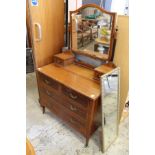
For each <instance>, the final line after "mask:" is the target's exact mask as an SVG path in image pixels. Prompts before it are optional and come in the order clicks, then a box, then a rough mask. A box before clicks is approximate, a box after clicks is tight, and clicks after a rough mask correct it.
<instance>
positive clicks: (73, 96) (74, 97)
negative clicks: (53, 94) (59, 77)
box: [69, 93, 77, 100]
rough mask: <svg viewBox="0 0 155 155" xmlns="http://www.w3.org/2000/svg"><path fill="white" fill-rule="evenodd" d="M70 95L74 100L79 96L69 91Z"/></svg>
mask: <svg viewBox="0 0 155 155" xmlns="http://www.w3.org/2000/svg"><path fill="white" fill-rule="evenodd" d="M69 96H70V97H71V98H72V99H74V100H75V99H77V96H75V95H73V94H72V93H69Z"/></svg>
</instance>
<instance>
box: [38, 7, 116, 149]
mask: <svg viewBox="0 0 155 155" xmlns="http://www.w3.org/2000/svg"><path fill="white" fill-rule="evenodd" d="M94 10H95V11H94ZM96 10H97V11H98V16H100V17H101V16H102V15H103V16H104V19H105V21H110V22H111V23H110V28H109V27H108V26H109V23H108V24H107V25H106V26H105V28H107V27H108V28H109V29H110V36H111V38H110V41H109V50H108V53H104V52H103V53H99V52H98V51H94V46H93V48H92V50H90V49H87V48H89V46H87V45H88V44H86V45H84V46H85V47H80V43H79V42H78V37H77V35H81V34H80V33H81V32H78V30H76V31H75V30H74V29H75V27H76V26H78V23H77V22H80V21H81V19H80V15H82V16H83V15H85V16H86V15H87V17H88V16H90V14H89V13H90V12H91V13H93V12H96ZM76 15H78V16H76ZM96 16H97V15H96ZM108 16H109V17H110V18H109V17H108ZM70 17H71V18H70V19H71V29H72V31H71V41H72V42H71V45H72V49H71V50H70V51H67V52H64V53H59V54H56V55H55V56H54V57H53V60H54V62H53V63H50V64H48V65H45V66H43V67H39V68H37V80H38V90H39V102H40V105H41V106H42V108H43V113H45V107H46V108H48V109H49V110H50V111H51V112H52V113H54V114H55V115H56V116H57V117H59V118H60V119H62V120H63V121H64V122H66V124H67V125H68V126H70V127H72V128H74V129H75V130H76V131H78V132H79V133H81V134H82V135H83V136H84V137H85V138H86V146H87V145H88V141H89V138H90V136H91V135H92V134H93V133H94V131H95V130H96V129H97V128H98V127H99V125H100V123H101V120H100V119H101V118H100V117H99V114H100V110H101V108H100V105H101V91H100V81H99V80H100V76H101V75H103V74H105V73H107V72H108V71H110V70H112V69H113V68H115V65H114V64H112V65H111V63H110V60H111V56H112V49H113V41H114V33H115V29H114V27H115V25H114V23H115V13H111V12H107V11H105V10H103V9H102V8H100V7H98V6H96V5H92V4H89V5H84V6H82V7H81V8H79V9H78V10H76V11H73V12H71V16H70ZM76 17H77V18H78V20H79V21H78V20H76V22H75V18H76ZM90 17H91V16H90ZM100 17H99V18H100ZM82 18H83V17H82ZM96 18H97V17H96ZM107 18H108V19H107ZM74 24H76V25H74ZM95 24H96V25H93V26H92V25H90V27H91V28H94V29H95V28H96V27H99V26H98V25H97V24H98V23H95ZM103 27H104V24H103V25H101V24H100V28H99V30H100V29H102V28H103ZM76 28H77V27H76ZM105 31H106V30H105ZM78 33H79V34H78ZM75 36H76V37H77V38H76V37H75ZM98 37H99V36H98ZM102 37H103V35H102ZM102 37H101V38H100V39H102ZM95 40H96V38H93V40H91V44H93V43H95V44H96V42H95ZM74 44H76V45H74ZM75 47H76V48H75ZM84 48H85V49H84ZM82 49H84V50H82ZM103 49H104V47H103ZM79 55H80V56H86V57H89V58H91V59H94V60H95V61H98V60H99V62H102V63H101V65H95V66H94V65H92V64H91V61H89V62H87V61H85V62H83V61H81V60H79V59H78V58H77V56H79ZM91 59H90V60H91Z"/></svg>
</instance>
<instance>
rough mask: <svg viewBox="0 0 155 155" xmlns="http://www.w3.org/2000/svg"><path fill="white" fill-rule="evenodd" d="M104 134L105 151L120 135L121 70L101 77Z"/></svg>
mask: <svg viewBox="0 0 155 155" xmlns="http://www.w3.org/2000/svg"><path fill="white" fill-rule="evenodd" d="M101 89H102V129H103V131H102V133H103V148H104V151H105V150H106V149H107V148H108V147H109V146H110V145H111V144H112V142H113V141H114V140H115V139H116V137H117V134H118V104H119V69H118V68H117V69H115V70H113V71H112V72H110V73H108V74H106V75H103V76H102V77H101Z"/></svg>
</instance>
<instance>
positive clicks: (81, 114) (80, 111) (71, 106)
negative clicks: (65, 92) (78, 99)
mask: <svg viewBox="0 0 155 155" xmlns="http://www.w3.org/2000/svg"><path fill="white" fill-rule="evenodd" d="M61 103H62V104H63V106H65V107H66V108H67V109H68V110H70V111H71V112H73V113H75V114H77V115H78V116H79V117H81V118H82V119H84V120H86V119H87V110H86V109H82V108H81V107H79V106H77V104H75V103H73V102H70V101H69V100H67V99H65V98H63V100H61Z"/></svg>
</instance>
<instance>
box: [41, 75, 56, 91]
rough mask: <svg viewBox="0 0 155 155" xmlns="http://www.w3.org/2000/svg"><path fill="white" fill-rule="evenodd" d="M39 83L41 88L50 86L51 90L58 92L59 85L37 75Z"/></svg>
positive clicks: (43, 76)
mask: <svg viewBox="0 0 155 155" xmlns="http://www.w3.org/2000/svg"><path fill="white" fill-rule="evenodd" d="M39 77H40V82H41V85H42V86H50V87H51V88H53V89H55V90H58V89H59V83H58V82H57V81H55V80H53V79H51V78H49V77H47V76H45V75H43V74H39Z"/></svg>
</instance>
